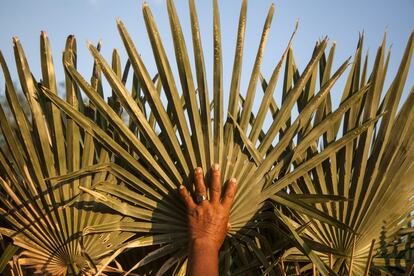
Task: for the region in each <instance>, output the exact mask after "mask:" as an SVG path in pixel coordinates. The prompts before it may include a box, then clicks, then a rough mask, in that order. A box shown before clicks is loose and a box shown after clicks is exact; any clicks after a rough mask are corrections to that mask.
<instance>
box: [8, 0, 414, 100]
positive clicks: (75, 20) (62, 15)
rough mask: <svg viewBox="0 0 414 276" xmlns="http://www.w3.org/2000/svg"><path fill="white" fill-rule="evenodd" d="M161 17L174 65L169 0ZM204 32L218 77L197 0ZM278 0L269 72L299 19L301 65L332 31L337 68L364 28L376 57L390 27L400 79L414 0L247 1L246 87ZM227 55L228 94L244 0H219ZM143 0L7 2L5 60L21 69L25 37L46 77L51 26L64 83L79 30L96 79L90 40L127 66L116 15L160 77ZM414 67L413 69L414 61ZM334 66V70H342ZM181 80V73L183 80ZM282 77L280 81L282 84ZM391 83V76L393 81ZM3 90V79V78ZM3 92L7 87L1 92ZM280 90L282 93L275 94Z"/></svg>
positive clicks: (83, 68) (158, 3)
mask: <svg viewBox="0 0 414 276" xmlns="http://www.w3.org/2000/svg"><path fill="white" fill-rule="evenodd" d="M147 2H148V3H149V5H150V7H151V9H152V12H153V14H154V16H155V19H156V21H157V24H158V27H159V30H160V33H161V36H162V38H163V41H164V43H165V47H166V49H167V52H168V53H170V55H171V57H172V59H171V64H172V65H173V67H175V60H174V59H173V56H174V54H173V48H172V42H171V34H170V29H169V24H168V17H167V11H166V4H165V1H164V0H148V1H147ZM196 3H197V7H198V13H199V19H200V25H201V29H202V39H203V42H204V45H203V47H204V51H205V59H206V62H207V70H208V72H209V76H210V77H211V75H212V64H211V62H212V2H211V1H209V0H198V1H196ZM272 3H275V5H276V12H275V16H274V18H273V23H272V28H271V31H270V34H269V40H268V43H267V47H266V51H265V58H264V61H263V66H262V71H263V73H264V75H265V76H267V77H269V76H270V74H271V72H272V70H273V67H274V66H275V65H276V63H277V62H278V60H279V58H280V56H281V53H282V51H283V49H284V47H285V46H286V43H287V41H288V39H289V37H290V35H291V32H292V31H293V29H294V26H295V22H296V20H298V19H299V22H300V24H299V29H298V32H297V35H296V38H295V40H294V44H293V47H294V53H295V58H296V62H297V64H298V66H299V69H301V70H302V69H303V68H304V67H305V65H306V63H307V61H308V60H309V58H310V56H311V54H312V49H313V47H314V44H315V42H316V40H318V39H321V38H323V37H324V36H325V35H327V36H328V37H329V39H330V45H331V44H332V42H333V41H335V42H336V43H337V48H336V58H335V60H336V61H335V68H337V67H338V66H339V64H341V63H342V62H343V61H344V60H345V59H346V58H347V57H349V56H351V55H353V54H354V51H355V47H356V44H357V40H358V34H359V33H360V32H362V31H365V34H366V36H365V37H366V41H365V52H366V51H367V50H368V51H369V53H370V61H371V63H370V64H372V61H373V59H374V57H375V51H376V50H377V47H378V46H379V44H380V43H381V40H382V38H383V35H384V31H385V30H387V42H388V43H387V45H388V46H390V45H392V55H391V62H390V68H389V69H390V71H389V75H388V76H389V77H393V76H394V75H395V72H396V66H397V65H398V63H399V62H400V60H401V57H402V53H403V51H404V48H405V44H406V42H407V39H408V37H409V35H410V32H411V31H412V30H413V29H414V19H413V11H414V0H395V1H391V0H388V1H387V0H362V1H361V0H360V1H356V0H350V1H339V0H313V1H311V0H279V1H270V0H256V1H253V0H250V1H249V2H248V14H247V29H246V31H247V33H246V44H245V57H244V67H243V81H242V93H244V92H243V91H245V90H243V88H244V89H245V88H246V87H247V82H248V80H249V75H250V72H251V66H252V64H253V62H254V57H255V55H256V51H257V46H258V43H259V39H260V33H261V31H262V27H263V23H264V19H265V17H266V14H267V10H268V8H269V6H270V5H271V4H272ZM175 4H176V7H177V10H178V13H179V16H180V18H181V23H182V25H183V29H184V32H185V34H186V41H187V46H188V47H189V48H190V49H191V40H190V38H191V37H190V35H191V33H190V28H189V24H188V22H189V14H188V4H187V0H176V1H175ZM219 5H220V13H221V24H222V39H223V57H224V74H223V76H224V88H225V92H226V93H228V87H229V82H230V73H231V68H232V63H233V55H234V44H235V39H236V31H237V23H238V15H239V9H240V5H241V0H221V1H219ZM141 6H142V1H141V0H138V1H137V0H121V1H114V0H37V1H35V0H1V2H0V50H1V51H2V52H3V55H4V56H5V57H6V60H7V62H8V65H9V67H10V68H11V71H12V74H13V77H14V78H15V79H17V74H16V73H15V69H14V57H13V49H12V42H11V41H12V40H11V39H12V37H13V36H17V37H19V39H20V40H21V42H22V44H23V47H24V49H25V52H26V55H27V56H28V60H29V65H30V67H31V70H32V71H33V73H34V75H35V77H36V78H40V55H39V35H40V31H41V30H44V31H46V33H47V34H48V36H49V38H50V41H51V44H52V49H53V52H54V61H55V66H56V71H57V78H58V81H61V80H63V69H62V65H61V62H60V61H61V54H62V50H63V48H64V45H65V40H66V37H67V36H68V35H69V34H74V35H75V36H76V38H77V42H78V68H79V71H80V72H81V73H82V74H83V75H84V76H85V77H86V79H89V78H90V74H91V70H92V62H93V60H92V57H91V55H90V53H89V52H88V50H87V47H86V44H87V41H91V42H92V43H94V44H96V43H97V42H98V41H99V40H101V41H102V53H103V55H104V57H105V58H107V60H110V57H111V52H112V49H114V48H117V49H118V50H119V51H120V54H121V56H122V57H123V58H122V61H123V64H124V63H125V60H126V59H125V52H124V50H123V46H122V41H121V39H120V37H119V35H118V33H117V28H116V22H115V21H116V18H120V19H121V20H122V21H123V22H124V23H125V25H126V27H127V28H128V30H129V32H130V34H131V36H132V37H133V39H134V41H135V43H136V46H137V49H138V51H139V52H140V53H141V55H142V57H143V59H144V61H145V62H146V64H147V66H148V68H149V71H150V73H151V74H155V72H156V70H155V67H154V61H153V56H152V53H151V49H150V45H149V42H148V36H147V34H146V31H145V24H144V20H143V17H142V12H141ZM412 67H413V66H412ZM335 68H334V69H335ZM413 71H414V70H413V69H411V71H410V74H409V77H408V83H407V85H406V89H405V91H406V92H405V94H407V91H408V89H409V88H411V87H412V85H413V83H414V72H413ZM177 81H178V78H177ZM280 82H281V81H280ZM387 83H389V81H387ZM0 87H4V80H3V78H2V77H0ZM336 87H337V88H338V91H336V90H335V89H334V90H333V91H332V93H333V95H332V97H333V98H334V99H336V98H340V94H341V93H342V86H341V82H339V83H338V85H337V86H336ZM2 90H3V89H0V91H2ZM278 93H279V94H280V91H276V93H275V94H278Z"/></svg>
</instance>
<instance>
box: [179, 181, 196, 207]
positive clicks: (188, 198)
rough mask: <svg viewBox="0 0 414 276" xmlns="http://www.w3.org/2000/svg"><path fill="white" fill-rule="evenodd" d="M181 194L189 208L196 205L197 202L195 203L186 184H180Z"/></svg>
mask: <svg viewBox="0 0 414 276" xmlns="http://www.w3.org/2000/svg"><path fill="white" fill-rule="evenodd" d="M180 195H181V197H182V198H183V200H184V203H185V206H186V207H187V210H188V209H192V208H195V207H196V204H195V203H194V200H193V198H192V197H191V195H190V193H189V192H188V190H187V188H186V187H185V186H184V185H181V186H180Z"/></svg>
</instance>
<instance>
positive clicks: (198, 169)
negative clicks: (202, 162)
mask: <svg viewBox="0 0 414 276" xmlns="http://www.w3.org/2000/svg"><path fill="white" fill-rule="evenodd" d="M195 172H196V173H202V172H203V170H202V169H201V167H197V168H196V169H195Z"/></svg>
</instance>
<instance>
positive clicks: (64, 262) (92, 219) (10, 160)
mask: <svg viewBox="0 0 414 276" xmlns="http://www.w3.org/2000/svg"><path fill="white" fill-rule="evenodd" d="M40 42H41V64H42V79H43V80H42V85H43V86H44V87H47V88H48V89H49V90H50V91H52V93H54V94H57V85H56V80H55V73H54V67H53V61H52V55H51V50H50V46H49V41H48V38H47V36H46V34H45V33H44V32H42V34H41V37H40ZM13 43H14V51H15V58H16V65H17V70H18V73H19V79H20V84H21V86H22V89H23V92H24V95H25V97H26V99H27V102H28V104H29V106H30V111H31V113H30V114H29V115H30V117H27V116H26V114H25V113H24V112H23V109H22V105H23V104H25V103H22V102H20V101H19V100H18V97H17V92H16V88H15V86H14V85H13V83H12V80H11V76H10V73H9V70H8V67H7V64H6V62H5V60H4V58H3V55H2V54H1V53H0V63H1V67H2V70H3V75H4V78H5V83H6V96H7V100H8V103H9V106H10V109H11V110H12V114H13V118H7V117H6V116H5V113H4V109H3V107H0V120H1V130H2V133H3V137H4V140H5V145H4V147H5V148H2V149H1V151H0V167H1V172H2V173H1V177H0V184H1V185H0V186H1V188H0V191H1V197H0V199H1V209H0V210H1V214H2V217H3V219H4V220H5V221H7V223H8V226H9V227H8V228H4V227H2V228H0V232H1V234H2V235H5V236H7V237H9V238H11V240H12V241H13V244H14V245H15V246H18V247H19V248H20V250H19V251H18V252H17V254H18V256H19V258H18V260H17V262H18V265H20V266H25V267H28V268H29V270H30V269H31V270H32V271H33V272H34V273H39V274H45V273H49V274H53V275H65V274H69V273H74V274H78V273H80V272H84V273H86V274H87V273H92V272H93V271H96V269H97V266H99V263H100V261H102V259H104V258H105V257H106V256H107V255H108V254H111V253H112V252H113V248H114V245H116V244H117V243H119V242H122V241H124V240H126V239H128V237H129V236H130V235H129V234H128V233H119V232H118V233H115V232H114V233H111V234H108V235H96V236H92V235H91V236H89V237H86V238H85V239H82V236H81V235H80V234H81V232H82V230H83V229H84V228H85V227H87V226H88V225H91V224H96V223H103V222H105V221H111V222H113V221H123V220H128V219H125V218H123V217H122V216H120V215H119V214H114V213H110V212H108V211H107V207H105V206H103V205H99V204H97V203H96V202H94V201H93V200H92V199H93V197H91V196H89V195H88V194H85V195H84V196H83V195H82V196H80V195H79V193H80V189H79V186H82V187H89V188H90V187H91V186H93V185H96V183H100V182H108V183H111V182H114V181H116V179H115V178H111V177H110V176H109V175H108V174H107V173H105V172H102V173H100V174H96V175H95V176H94V177H93V178H92V177H90V176H85V177H82V178H78V179H75V180H74V181H67V182H65V183H59V184H58V183H57V182H55V181H54V180H51V178H53V177H56V176H57V175H65V174H67V173H70V172H73V171H78V170H79V169H80V168H81V167H85V166H92V165H94V164H104V163H108V162H109V161H110V155H109V154H108V152H107V151H106V150H105V149H104V148H102V147H100V148H97V147H95V144H94V142H93V139H92V137H91V136H90V135H89V134H88V133H85V132H83V131H82V130H81V129H79V127H78V126H77V125H76V124H75V122H74V121H73V120H71V119H70V118H67V119H66V118H63V117H62V113H61V111H60V110H59V109H58V108H57V107H56V106H55V105H52V104H50V103H47V102H45V101H44V98H43V97H39V95H38V88H37V83H36V82H35V80H34V78H33V76H32V74H31V72H30V68H29V66H28V63H27V60H26V57H25V55H24V52H23V49H22V46H21V44H20V41H19V40H18V39H17V38H14V40H13ZM64 59H65V60H71V61H72V62H75V63H76V42H75V39H74V38H73V37H69V38H68V41H67V45H66V49H65V53H64ZM95 91H96V90H95ZM66 96H67V102H68V104H70V105H71V106H72V107H73V108H75V109H77V110H82V109H87V107H86V106H84V104H83V100H82V98H80V94H79V89H78V87H77V85H76V84H75V83H74V82H72V80H71V79H70V78H67V79H66ZM5 152H7V153H8V154H7V155H5Z"/></svg>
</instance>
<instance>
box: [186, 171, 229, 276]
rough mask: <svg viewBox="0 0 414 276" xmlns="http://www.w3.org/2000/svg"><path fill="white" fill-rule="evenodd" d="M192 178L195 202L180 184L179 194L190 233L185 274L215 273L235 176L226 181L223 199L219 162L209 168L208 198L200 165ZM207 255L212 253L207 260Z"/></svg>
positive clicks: (226, 227) (224, 234) (225, 230)
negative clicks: (210, 258)
mask: <svg viewBox="0 0 414 276" xmlns="http://www.w3.org/2000/svg"><path fill="white" fill-rule="evenodd" d="M194 178H195V179H194V180H195V192H196V197H195V198H196V202H194V200H193V198H192V196H191V195H190V193H189V192H188V190H187V189H186V188H185V186H181V187H180V194H181V196H182V198H183V199H184V202H185V205H186V207H187V220H188V229H189V236H190V237H189V238H190V241H189V266H188V274H189V275H217V274H218V260H217V258H218V251H219V250H220V247H221V245H222V244H223V241H224V239H225V237H226V233H227V230H228V229H229V224H228V221H229V214H230V209H231V205H232V204H233V200H234V196H235V194H236V179H234V178H232V179H230V180H229V183H228V185H227V189H226V192H225V194H224V196H223V198H222V197H221V183H220V178H221V177H220V168H219V165H218V164H214V165H213V167H212V169H211V182H210V190H209V194H210V200H208V197H207V188H206V185H205V183H204V174H203V170H202V169H201V168H196V169H195V173H194ZM201 256H204V257H203V260H202V262H201V263H199V257H201ZM206 256H215V258H213V260H209V259H208V258H207V259H206ZM209 262H210V263H209ZM211 262H212V263H211ZM210 268H215V269H216V270H217V272H216V271H214V272H211V271H210V270H209V269H210ZM199 273H202V274H199Z"/></svg>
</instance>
